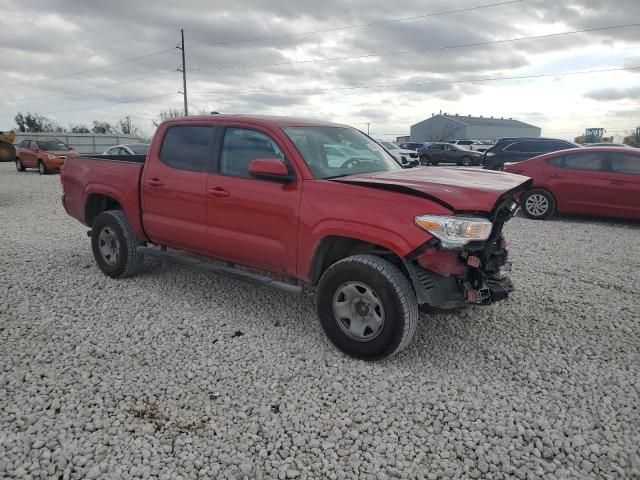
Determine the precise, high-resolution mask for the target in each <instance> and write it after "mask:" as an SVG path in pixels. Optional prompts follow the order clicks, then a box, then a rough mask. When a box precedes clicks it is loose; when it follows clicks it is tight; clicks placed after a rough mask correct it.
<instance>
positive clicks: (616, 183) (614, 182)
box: [611, 180, 627, 185]
mask: <svg viewBox="0 0 640 480" xmlns="http://www.w3.org/2000/svg"><path fill="white" fill-rule="evenodd" d="M611 183H612V184H613V185H626V184H627V182H623V181H622V180H611Z"/></svg>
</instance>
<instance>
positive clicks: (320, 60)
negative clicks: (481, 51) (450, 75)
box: [189, 23, 640, 71]
mask: <svg viewBox="0 0 640 480" xmlns="http://www.w3.org/2000/svg"><path fill="white" fill-rule="evenodd" d="M639 26H640V23H629V24H624V25H611V26H607V27H596V28H588V29H584V30H572V31H568V32H558V33H548V34H545V35H534V36H530V37H517V38H509V39H505V40H492V41H487V42H476V43H462V44H458V45H446V46H441V47H431V48H421V49H417V50H399V51H392V52H380V53H368V54H363V55H353V56H347V57H333V58H321V59H314V60H294V61H290V62H277V63H255V64H246V65H221V66H217V67H200V68H190V69H189V70H190V71H211V70H227V69H244V68H260V67H277V66H282V65H297V64H304V63H322V62H333V61H342V60H355V59H361V58H371V57H385V56H390V55H406V54H416V53H427V52H434V51H439V50H451V49H456V48H467V47H481V46H487V45H496V44H501V43H512V42H520V41H524V40H536V39H542V38H545V39H546V38H553V37H562V36H565V35H575V34H578V33H587V32H598V31H603V30H614V29H619V28H629V27H639Z"/></svg>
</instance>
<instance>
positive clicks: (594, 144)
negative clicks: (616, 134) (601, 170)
mask: <svg viewBox="0 0 640 480" xmlns="http://www.w3.org/2000/svg"><path fill="white" fill-rule="evenodd" d="M583 146H584V147H623V148H633V147H632V146H631V145H627V144H626V143H606V142H603V143H585V144H584V145H583Z"/></svg>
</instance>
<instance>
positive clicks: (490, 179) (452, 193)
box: [334, 167, 531, 212]
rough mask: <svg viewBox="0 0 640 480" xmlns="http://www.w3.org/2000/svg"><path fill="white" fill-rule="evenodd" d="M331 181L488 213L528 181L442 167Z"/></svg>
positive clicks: (518, 177) (479, 171) (528, 180)
mask: <svg viewBox="0 0 640 480" xmlns="http://www.w3.org/2000/svg"><path fill="white" fill-rule="evenodd" d="M334 181H336V182H341V183H351V184H356V185H360V186H364V187H372V188H379V189H382V190H391V191H399V192H403V193H407V194H413V195H417V196H421V197H427V198H430V199H432V200H434V201H436V202H438V203H440V204H442V205H444V206H446V207H447V208H449V209H451V210H453V211H458V212H463V211H469V212H471V211H476V212H490V211H491V210H492V209H493V207H494V206H495V204H496V202H497V201H498V199H499V198H500V197H502V196H503V195H504V194H506V193H508V192H512V191H515V190H517V189H519V188H528V187H529V186H530V184H531V179H530V178H528V177H523V176H522V175H514V174H511V173H504V172H496V171H493V170H481V169H467V168H446V167H422V168H408V169H404V170H397V171H393V172H374V173H361V174H358V175H349V176H348V177H341V178H336V179H334Z"/></svg>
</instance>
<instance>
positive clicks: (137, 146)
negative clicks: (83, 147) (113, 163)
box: [103, 143, 149, 155]
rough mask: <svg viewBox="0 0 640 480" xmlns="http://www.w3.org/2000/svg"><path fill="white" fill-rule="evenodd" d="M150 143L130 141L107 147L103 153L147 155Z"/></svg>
mask: <svg viewBox="0 0 640 480" xmlns="http://www.w3.org/2000/svg"><path fill="white" fill-rule="evenodd" d="M148 151H149V144H148V143H128V144H122V145H114V146H113V147H109V148H107V149H106V150H105V151H104V153H103V155H146V154H147V152H148Z"/></svg>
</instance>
